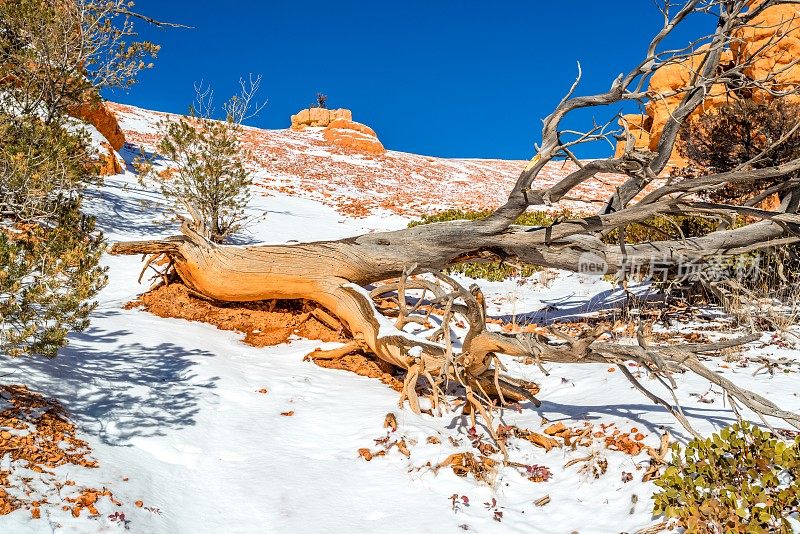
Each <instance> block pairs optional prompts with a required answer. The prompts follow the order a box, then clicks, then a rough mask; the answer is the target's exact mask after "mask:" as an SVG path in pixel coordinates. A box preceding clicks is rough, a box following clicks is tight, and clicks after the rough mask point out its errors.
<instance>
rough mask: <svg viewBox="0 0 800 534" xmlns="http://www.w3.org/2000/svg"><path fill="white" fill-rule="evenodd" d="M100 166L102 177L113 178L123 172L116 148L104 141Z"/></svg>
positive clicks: (101, 148)
mask: <svg viewBox="0 0 800 534" xmlns="http://www.w3.org/2000/svg"><path fill="white" fill-rule="evenodd" d="M99 164H100V165H99V169H98V172H99V173H100V176H113V175H115V174H120V173H121V172H122V170H123V169H122V163H120V161H119V158H118V157H117V152H116V151H115V150H114V147H112V146H111V145H110V144H109V143H107V142H104V141H103V142H101V143H100V154H99Z"/></svg>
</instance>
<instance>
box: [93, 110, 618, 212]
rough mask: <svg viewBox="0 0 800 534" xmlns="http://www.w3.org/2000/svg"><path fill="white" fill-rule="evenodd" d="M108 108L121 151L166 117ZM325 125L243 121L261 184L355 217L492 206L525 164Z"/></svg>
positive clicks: (590, 194) (587, 192) (564, 169)
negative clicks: (366, 141)
mask: <svg viewBox="0 0 800 534" xmlns="http://www.w3.org/2000/svg"><path fill="white" fill-rule="evenodd" d="M108 107H109V109H110V110H111V111H112V112H113V114H114V115H115V116H116V117H117V119H118V121H119V125H120V128H121V129H122V131H123V132H124V134H125V139H126V141H127V145H126V150H130V151H133V152H136V151H138V150H140V149H144V150H146V151H152V150H153V149H154V145H155V144H156V143H157V142H158V139H159V134H158V124H159V122H161V121H163V120H165V119H169V117H170V116H171V115H169V114H166V113H161V112H155V111H149V110H145V109H141V108H137V107H133V106H126V105H122V104H115V103H108ZM322 130H323V129H322V128H307V129H305V130H302V131H297V130H292V129H288V128H287V129H285V130H262V129H258V128H246V130H245V132H246V133H245V136H244V140H245V146H246V147H247V149H248V150H250V151H251V152H252V154H253V156H254V161H253V165H254V167H255V168H256V169H257V174H256V176H257V180H256V182H257V184H258V186H259V187H261V188H263V189H265V190H266V191H270V192H280V193H284V194H288V195H292V196H295V197H300V198H308V199H312V200H318V201H320V202H322V203H323V204H325V205H328V206H331V207H333V208H335V209H336V210H338V211H339V212H340V213H343V214H346V215H352V216H356V217H358V216H364V215H367V214H370V213H375V212H379V211H380V210H385V211H388V212H390V213H394V214H399V215H406V216H415V215H420V214H428V213H432V212H436V211H440V210H443V209H449V208H452V207H454V206H458V207H460V208H461V209H471V210H478V209H488V208H493V207H497V206H499V205H500V204H502V203H503V201H504V200H505V198H506V194H507V192H508V190H509V189H510V188H511V187H512V186H513V184H514V182H515V181H516V179H517V177H518V176H519V174H520V172H522V170H523V169H524V168H525V165H527V161H519V160H518V161H513V160H497V159H445V158H436V157H431V156H423V155H418V154H410V153H406V152H396V151H392V150H389V151H387V152H385V153H384V154H382V155H378V156H375V155H371V154H364V153H359V152H358V151H355V150H348V149H345V148H341V147H337V146H334V145H332V144H331V143H329V142H327V141H326V140H325V138H324V137H323V135H322ZM575 169H576V166H575V164H574V163H572V162H559V163H553V164H551V165H549V166H548V168H547V169H546V170H545V171H544V172H543V173H542V174H541V175H540V179H541V182H540V184H541V186H543V187H544V186H548V185H552V184H553V183H555V182H557V181H558V180H559V179H560V178H562V177H564V176H566V175H567V174H568V173H569V172H572V171H573V170H575ZM623 178H624V177H622V176H619V175H608V174H601V175H599V176H598V179H595V180H591V181H588V182H586V183H585V184H582V185H581V186H579V187H578V188H576V190H575V194H574V198H571V199H569V200H564V201H562V202H560V203H559V206H560V207H565V208H571V209H575V210H581V211H582V210H591V209H592V208H593V206H596V205H597V204H596V201H597V199H599V198H604V197H607V196H608V195H609V194H610V193H611V192H612V191H613V187H615V186H617V185H619V184H620V183H621V182H622V180H623ZM593 202H594V203H593ZM595 209H596V208H595Z"/></svg>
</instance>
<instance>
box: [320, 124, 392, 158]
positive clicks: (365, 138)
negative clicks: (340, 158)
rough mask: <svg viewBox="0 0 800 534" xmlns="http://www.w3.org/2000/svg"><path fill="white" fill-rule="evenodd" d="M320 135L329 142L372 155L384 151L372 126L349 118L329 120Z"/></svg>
mask: <svg viewBox="0 0 800 534" xmlns="http://www.w3.org/2000/svg"><path fill="white" fill-rule="evenodd" d="M322 135H323V136H324V137H325V140H326V141H328V142H329V143H331V144H333V145H336V146H338V147H341V148H346V149H349V150H352V151H355V152H361V153H364V154H373V155H380V154H383V153H384V152H386V149H385V148H383V144H381V142H380V141H379V140H378V136H377V135H375V131H374V130H373V129H372V128H370V127H369V126H367V125H365V124H361V123H359V122H353V121H352V120H349V119H336V120H334V121H331V123H330V124H328V127H327V128H325V130H323V132H322Z"/></svg>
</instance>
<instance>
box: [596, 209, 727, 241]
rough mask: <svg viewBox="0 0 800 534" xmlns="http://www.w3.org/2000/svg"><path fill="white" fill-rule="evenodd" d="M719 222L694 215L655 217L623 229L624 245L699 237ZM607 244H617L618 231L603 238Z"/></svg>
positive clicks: (711, 230) (712, 229) (715, 227)
mask: <svg viewBox="0 0 800 534" xmlns="http://www.w3.org/2000/svg"><path fill="white" fill-rule="evenodd" d="M718 225H719V221H717V220H715V219H709V218H707V217H698V216H694V215H675V216H666V215H656V216H654V217H650V218H649V219H647V220H645V221H644V222H642V223H633V224H630V225H628V226H627V227H626V228H625V242H626V243H630V244H633V243H646V242H648V241H665V240H671V239H682V238H684V237H701V236H704V235H707V234H710V233H711V232H713V231H714V230H716V229H717V226H718ZM603 242H605V243H608V244H611V245H613V244H615V243H619V229H614V230H612V231H611V232H609V233H608V234H607V235H606V236H604V237H603Z"/></svg>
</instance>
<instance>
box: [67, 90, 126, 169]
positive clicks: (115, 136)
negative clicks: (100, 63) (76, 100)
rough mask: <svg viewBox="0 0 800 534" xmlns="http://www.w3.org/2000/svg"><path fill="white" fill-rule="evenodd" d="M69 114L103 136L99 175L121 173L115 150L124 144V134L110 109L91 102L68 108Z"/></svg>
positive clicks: (120, 165)
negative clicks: (89, 125) (92, 127)
mask: <svg viewBox="0 0 800 534" xmlns="http://www.w3.org/2000/svg"><path fill="white" fill-rule="evenodd" d="M69 114H70V115H72V116H73V117H75V118H76V119H80V120H82V121H83V122H86V123H89V124H91V125H92V126H94V127H95V128H96V129H97V131H98V132H100V134H101V135H102V136H103V137H105V139H106V142H101V143H100V145H101V146H100V151H99V152H100V154H99V158H100V161H99V163H100V166H99V172H100V175H101V176H112V175H114V174H119V173H121V172H122V164H121V163H120V161H119V158H118V157H117V153H116V151H118V150H120V149H121V148H122V146H123V145H124V144H125V134H124V133H122V129H121V128H120V127H119V123H118V122H117V117H116V116H115V115H114V114H113V113H112V112H111V110H110V109H108V107H107V106H106V105H105V104H104V103H103V102H96V103H95V102H91V103H86V104H81V105H80V106H75V107H73V108H72V109H70V110H69Z"/></svg>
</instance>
